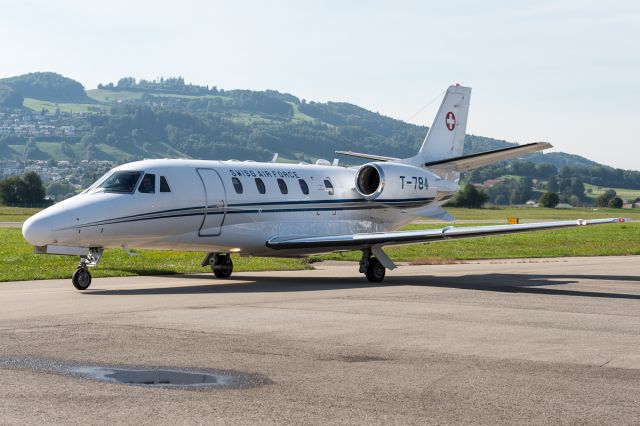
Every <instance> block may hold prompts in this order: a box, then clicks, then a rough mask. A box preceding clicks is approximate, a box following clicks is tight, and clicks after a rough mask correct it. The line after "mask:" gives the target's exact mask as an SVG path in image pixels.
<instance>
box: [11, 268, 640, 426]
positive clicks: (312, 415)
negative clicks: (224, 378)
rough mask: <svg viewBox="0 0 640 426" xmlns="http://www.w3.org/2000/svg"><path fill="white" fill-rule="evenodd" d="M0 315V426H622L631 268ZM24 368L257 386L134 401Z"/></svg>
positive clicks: (158, 293) (258, 291) (118, 388)
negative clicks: (256, 382)
mask: <svg viewBox="0 0 640 426" xmlns="http://www.w3.org/2000/svg"><path fill="white" fill-rule="evenodd" d="M0 306H1V307H0V358H1V359H5V360H6V359H8V358H11V359H14V360H16V359H17V360H23V361H17V362H16V363H15V364H14V365H13V366H11V364H9V365H7V363H5V364H2V362H0V366H3V365H4V366H3V367H0V418H1V420H0V423H3V424H25V423H48V424H51V423H58V424H61V423H64V424H95V423H100V424H104V423H116V424H117V423H128V424H131V423H136V424H157V423H161V424H167V423H170V424H185V423H187V424H190V423H191V424H192V423H200V424H202V423H223V424H255V423H268V424H276V423H277V424H283V423H287V424H291V423H295V424H303V423H304V424H456V423H457V424H460V423H464V424H470V423H473V424H594V425H595V424H598V425H600V424H638V423H640V257H638V256H636V257H602V258H581V259H556V260H521V261H508V262H504V261H487V262H480V263H469V264H454V265H438V266H403V267H400V268H399V269H397V270H395V271H392V272H389V273H388V276H387V279H386V281H385V282H384V283H382V284H378V285H371V284H368V283H367V282H366V281H365V280H364V279H363V278H362V277H361V276H360V274H358V272H357V266H356V265H355V264H340V263H331V264H323V265H319V266H318V269H317V270H313V271H296V272H278V273H276V272H270V273H243V274H235V275H234V276H233V279H231V280H227V281H220V280H215V279H212V278H210V276H209V275H188V276H170V277H136V278H103V279H95V280H94V283H93V284H92V286H91V288H90V289H89V290H88V291H86V292H78V291H76V290H75V289H74V288H73V287H72V286H71V283H70V281H69V280H52V281H35V282H17V283H0ZM33 360H36V361H33ZM38 360H40V361H38ZM38 362H41V363H51V364H52V365H54V364H55V365H58V364H60V363H62V364H64V365H71V364H74V363H87V364H93V365H119V366H148V367H165V368H185V369H213V370H220V371H235V372H238V373H242V374H248V375H252V374H253V375H260V377H264V378H266V379H268V380H267V381H266V382H265V383H266V384H264V385H261V386H255V387H247V388H239V389H206V390H185V389H163V388H142V387H135V386H130V385H122V384H114V383H105V382H100V381H95V380H90V379H87V378H82V377H74V376H69V375H64V374H60V373H59V372H56V371H55V369H49V370H47V369H42V368H39V367H37V366H34V367H31V364H32V363H34V364H33V365H37V364H38ZM56 363H58V364H56Z"/></svg>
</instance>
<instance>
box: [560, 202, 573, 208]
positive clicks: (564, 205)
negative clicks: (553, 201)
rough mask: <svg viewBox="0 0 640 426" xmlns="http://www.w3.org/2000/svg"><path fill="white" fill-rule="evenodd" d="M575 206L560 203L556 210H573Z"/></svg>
mask: <svg viewBox="0 0 640 426" xmlns="http://www.w3.org/2000/svg"><path fill="white" fill-rule="evenodd" d="M572 208H573V206H572V205H571V204H569V203H558V205H557V206H556V209H572Z"/></svg>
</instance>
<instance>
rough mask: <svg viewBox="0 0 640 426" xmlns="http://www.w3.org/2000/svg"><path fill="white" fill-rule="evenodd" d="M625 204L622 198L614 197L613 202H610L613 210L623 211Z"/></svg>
mask: <svg viewBox="0 0 640 426" xmlns="http://www.w3.org/2000/svg"><path fill="white" fill-rule="evenodd" d="M623 204H624V202H623V201H622V198H620V197H613V198H612V199H611V201H609V207H611V208H612V209H621V208H622V205H623Z"/></svg>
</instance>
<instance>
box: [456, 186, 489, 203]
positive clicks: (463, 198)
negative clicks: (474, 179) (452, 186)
mask: <svg viewBox="0 0 640 426" xmlns="http://www.w3.org/2000/svg"><path fill="white" fill-rule="evenodd" d="M488 199H489V197H488V196H487V194H486V193H485V192H484V191H482V190H478V188H476V187H475V186H473V185H471V184H470V183H468V184H466V185H465V186H464V188H462V190H461V191H460V192H458V195H456V198H455V199H454V201H453V202H452V204H453V205H455V206H458V207H467V208H470V209H479V208H480V207H482V205H483V204H484V203H486V202H487V200H488Z"/></svg>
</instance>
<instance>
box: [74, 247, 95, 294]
mask: <svg viewBox="0 0 640 426" xmlns="http://www.w3.org/2000/svg"><path fill="white" fill-rule="evenodd" d="M102 251H103V250H102V249H89V254H87V255H86V256H80V264H79V265H78V268H77V269H76V271H75V272H74V273H73V275H72V276H71V282H72V283H73V286H74V287H75V288H76V289H78V290H86V289H88V288H89V286H90V285H91V273H90V272H89V266H96V265H97V264H98V260H100V256H102Z"/></svg>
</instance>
